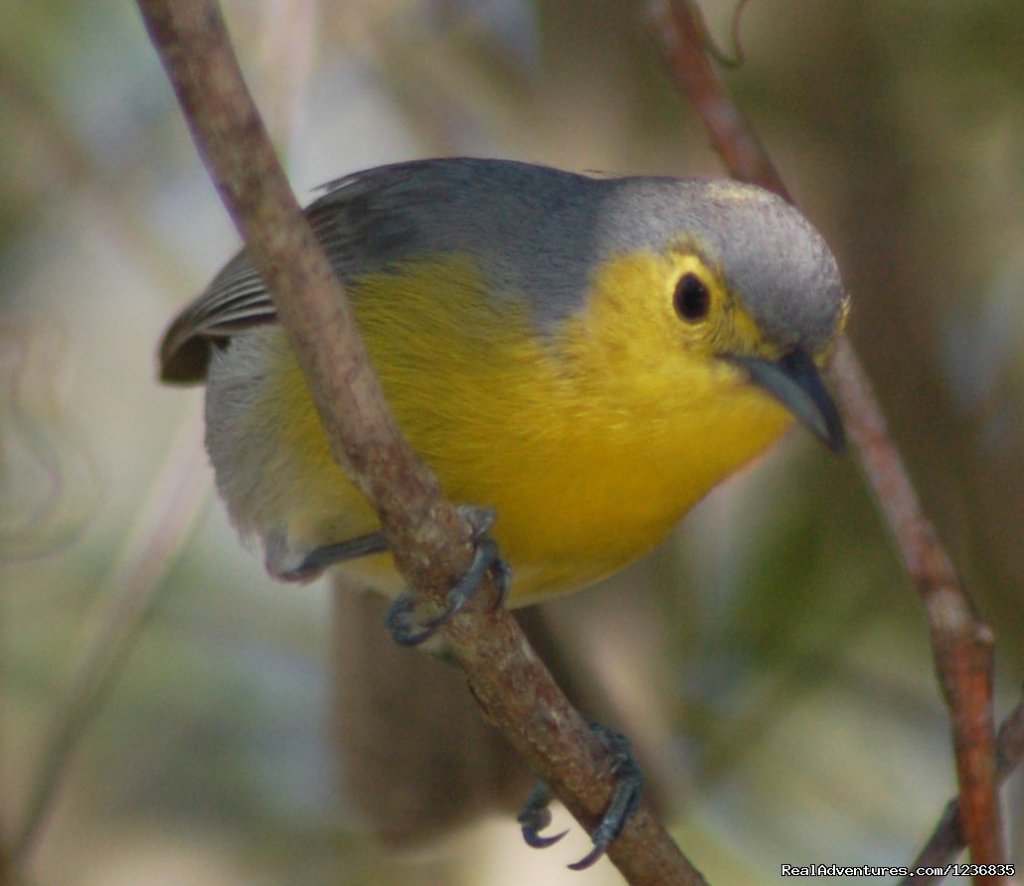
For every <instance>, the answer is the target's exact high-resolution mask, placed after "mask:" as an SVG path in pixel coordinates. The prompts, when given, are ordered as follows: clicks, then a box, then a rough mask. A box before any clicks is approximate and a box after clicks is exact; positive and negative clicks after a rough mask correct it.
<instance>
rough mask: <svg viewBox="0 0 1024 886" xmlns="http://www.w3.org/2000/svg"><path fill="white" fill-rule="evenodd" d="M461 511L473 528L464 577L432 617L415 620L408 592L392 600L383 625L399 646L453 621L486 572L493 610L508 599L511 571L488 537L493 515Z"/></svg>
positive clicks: (426, 637)
mask: <svg viewBox="0 0 1024 886" xmlns="http://www.w3.org/2000/svg"><path fill="white" fill-rule="evenodd" d="M460 510H461V511H462V514H463V516H464V517H465V518H466V519H467V520H468V521H469V523H470V526H471V527H472V536H471V541H472V543H473V548H474V550H473V562H472V563H470V565H469V569H468V570H467V571H466V574H465V575H464V576H463V577H462V578H461V579H460V580H459V582H458V583H457V584H456V585H455V586H454V587H452V589H451V590H450V591H448V596H447V598H446V600H445V608H444V611H443V612H441V613H440V614H439V615H435V616H434V617H433V618H429V619H427V620H425V621H421V622H417V621H416V598H415V597H414V596H413V595H412V594H411V593H409V592H408V591H406V592H405V593H402V594H400V595H399V596H398V597H396V598H395V601H394V603H392V604H391V607H390V608H389V609H388V614H387V618H386V619H385V621H384V624H385V626H386V627H387V629H388V630H389V631H390V632H391V636H392V638H393V639H394V641H395V642H396V643H398V644H399V645H401V646H418V645H419V644H420V643H423V642H425V641H427V640H429V639H430V638H431V637H433V636H434V634H436V633H437V630H438V628H440V627H441V626H442V625H443V624H445V623H446V622H448V621H450V620H451V619H452V618H454V617H455V616H456V615H457V614H458V613H459V612H460V611H461V610H462V609H463V608H464V607H465V605H466V604H467V603H468V602H469V601H470V600H471V599H472V598H473V596H474V595H475V594H476V592H477V591H479V590H480V586H481V584H483V581H484V579H485V577H486V576H487V574H488V573H490V574H491V576H492V577H493V578H494V583H495V585H496V586H497V588H498V598H497V600H495V601H494V607H495V608H497V607H498V606H501V605H502V604H503V603H504V602H505V598H506V597H507V596H508V590H509V585H510V583H511V580H512V570H511V568H510V567H509V566H508V564H506V563H505V562H504V561H503V560H502V559H501V557H500V555H499V552H498V545H497V543H496V542H495V541H494V539H492V538H491V537H490V536H489V535H488V534H487V533H488V530H489V529H490V528H491V526H492V525H493V523H494V516H495V515H494V512H493V511H485V510H480V509H478V508H469V507H466V508H460Z"/></svg>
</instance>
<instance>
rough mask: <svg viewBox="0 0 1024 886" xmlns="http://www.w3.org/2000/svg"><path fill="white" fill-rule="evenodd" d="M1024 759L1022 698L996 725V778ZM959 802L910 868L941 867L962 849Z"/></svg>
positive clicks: (918, 884)
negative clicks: (997, 729) (998, 724)
mask: <svg viewBox="0 0 1024 886" xmlns="http://www.w3.org/2000/svg"><path fill="white" fill-rule="evenodd" d="M1022 758H1024V697H1022V698H1021V699H1019V700H1018V701H1017V704H1016V705H1015V706H1014V708H1013V710H1012V711H1010V713H1009V714H1007V716H1006V719H1004V720H1003V722H1002V724H1001V725H1000V727H999V735H998V736H997V738H996V763H997V765H996V777H997V779H998V781H999V784H1000V785H1001V784H1003V782H1005V781H1006V779H1007V778H1009V777H1010V775H1012V774H1013V771H1014V770H1015V769H1016V768H1017V766H1019V765H1020V762H1021V759H1022ZM958 812H959V803H958V801H957V798H956V797H954V798H953V799H952V800H950V801H949V803H947V804H946V808H945V810H944V811H943V813H942V816H941V817H940V818H939V821H938V823H937V824H936V825H935V829H934V830H933V831H932V835H931V836H930V837H929V838H928V841H927V842H926V843H925V844H924V847H923V848H922V849H921V851H920V852H919V853H918V854H917V857H916V858H915V859H914V861H913V862H912V863H911V865H910V867H911V869H912V870H913V869H915V868H920V867H931V868H937V867H943V866H945V865H947V864H949V863H950V862H952V861H955V860H956V858H957V856H958V855H959V854H960V853H961V852H963V849H964V845H965V844H964V835H963V832H962V831H961V829H960V816H959V815H958ZM941 880H942V877H941V876H938V875H935V876H923V875H922V876H919V877H914V876H910V877H906V878H905V879H904V880H902V881H901V882H900V886H910V884H913V886H931V884H933V883H938V882H940V881H941Z"/></svg>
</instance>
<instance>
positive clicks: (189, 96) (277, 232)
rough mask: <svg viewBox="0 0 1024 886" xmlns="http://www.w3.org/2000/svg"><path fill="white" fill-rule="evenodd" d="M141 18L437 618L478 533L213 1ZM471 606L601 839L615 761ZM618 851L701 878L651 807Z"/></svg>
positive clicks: (632, 876)
mask: <svg viewBox="0 0 1024 886" xmlns="http://www.w3.org/2000/svg"><path fill="white" fill-rule="evenodd" d="M139 8H140V9H141V11H142V15H143V18H144V20H145V23H146V27H147V28H148V30H149V33H150V37H151V39H152V41H153V43H154V45H155V46H156V48H157V50H158V52H159V54H160V57H161V59H162V61H163V64H164V67H165V68H166V70H167V74H168V76H169V78H170V80H171V83H172V85H173V87H174V90H175V92H176V94H177V96H178V100H179V102H180V103H181V106H182V110H183V112H184V115H185V119H186V120H187V122H188V125H189V127H190V129H191V131H192V136H193V139H194V140H195V142H196V146H197V148H198V150H199V153H200V155H201V156H202V158H203V160H204V162H205V163H206V166H207V169H208V171H209V173H210V176H211V178H212V179H213V181H214V183H215V184H216V186H217V189H218V190H219V192H220V194H221V197H222V199H223V200H224V203H225V205H226V207H227V209H228V211H229V212H230V214H231V216H232V218H233V219H234V221H235V224H236V225H237V227H238V229H239V231H240V233H241V234H242V237H243V238H244V240H245V243H246V247H247V248H248V250H249V252H250V254H251V255H252V258H253V261H254V262H255V264H256V266H257V267H258V268H259V269H260V272H261V273H262V275H263V277H264V280H265V281H266V283H267V287H268V289H269V291H270V293H271V295H272V297H273V299H274V304H275V306H276V308H277V311H278V315H279V317H280V319H281V323H282V325H283V327H284V328H285V330H286V332H287V333H288V335H289V336H290V339H291V341H292V343H293V346H294V349H295V351H296V354H297V356H298V358H299V359H300V361H301V363H302V366H303V369H304V370H305V372H306V375H307V377H308V379H309V382H310V387H311V390H312V392H313V396H314V400H315V402H316V404H317V408H318V410H319V411H320V415H321V418H322V419H323V422H324V427H325V428H326V430H327V433H328V435H329V437H330V439H331V444H332V450H333V452H334V454H335V458H336V460H337V461H338V463H339V464H340V465H342V466H344V467H345V468H346V470H347V471H348V473H349V475H350V476H351V477H352V478H353V480H354V481H355V482H356V483H357V484H358V485H359V488H360V489H361V490H363V492H364V493H365V494H366V495H367V497H368V498H369V499H370V501H371V502H373V503H374V505H375V506H376V507H377V510H378V513H379V515H380V519H381V525H382V528H383V530H384V532H385V534H386V535H387V538H388V541H389V543H390V545H391V550H392V551H393V552H394V554H395V560H396V562H397V563H398V566H399V568H400V569H401V571H402V573H403V575H404V576H405V578H406V579H407V580H408V582H409V585H410V587H413V588H416V589H417V591H418V593H419V594H420V595H421V597H422V599H424V600H427V601H430V602H433V603H434V605H437V606H440V605H441V603H442V601H443V598H444V595H445V593H446V592H447V590H448V588H450V587H451V586H452V585H453V583H454V582H455V580H456V579H457V578H458V577H459V576H461V575H462V574H463V573H464V571H465V570H466V568H467V567H468V565H469V562H470V557H471V550H470V548H471V545H470V530H469V527H468V526H467V525H466V523H465V521H464V520H463V519H462V517H461V516H460V515H459V514H458V512H457V511H456V510H455V509H454V508H453V507H452V505H451V504H450V503H448V502H446V501H444V500H443V498H442V497H441V494H440V491H439V488H438V485H437V482H436V480H435V479H434V477H433V476H432V475H431V474H430V473H429V472H428V471H427V470H426V469H425V468H424V467H423V465H422V464H421V463H420V462H419V461H418V460H417V459H416V458H415V456H414V455H413V453H412V452H411V450H410V449H409V447H408V445H407V444H406V443H405V441H404V440H403V439H402V437H401V435H400V434H399V432H398V429H397V427H396V425H395V423H394V420H393V419H392V417H391V414H390V412H389V410H388V408H387V405H386V404H385V402H384V398H383V396H382V394H381V391H380V388H379V385H378V383H377V380H376V378H375V377H374V376H373V373H372V371H371V370H370V368H369V363H368V362H367V360H366V356H365V352H364V351H363V348H362V345H361V342H360V341H359V336H358V333H357V330H356V328H355V324H354V321H353V318H352V314H351V312H350V310H349V307H348V303H347V301H346V299H345V294H344V291H343V289H342V286H341V283H340V282H339V281H338V280H337V278H336V277H335V275H334V273H333V272H332V270H331V267H330V265H329V264H328V262H327V259H326V258H325V257H324V255H323V253H322V251H321V250H320V249H319V247H318V245H317V243H316V241H315V239H314V238H313V236H312V233H311V232H310V230H309V227H308V225H307V224H306V221H305V219H304V218H303V216H302V214H301V212H300V209H299V206H298V204H297V203H296V202H295V198H294V196H293V195H292V193H291V191H290V189H289V187H288V184H287V181H286V179H285V176H284V173H283V171H282V169H281V167H280V165H279V163H278V160H277V158H276V156H275V154H274V151H273V148H272V147H271V145H270V141H269V139H268V138H267V134H266V132H265V130H264V128H263V124H262V122H261V120H260V117H259V114H258V112H257V110H256V108H255V106H254V105H253V102H252V99H251V97H250V95H249V93H248V90H247V89H246V86H245V83H244V81H243V79H242V75H241V72H240V71H239V68H238V63H237V60H236V58H235V55H234V52H233V50H232V48H231V45H230V42H229V40H228V36H227V33H226V31H225V29H224V24H223V21H222V20H221V16H220V12H219V10H218V8H217V5H216V3H214V2H212V0H139ZM485 590H486V589H485ZM492 590H493V589H492ZM479 596H480V597H481V598H482V599H485V600H486V599H492V598H491V597H490V595H489V594H487V593H483V594H481V595H479ZM470 608H471V609H472V610H473V611H470V612H467V613H466V614H465V615H460V616H459V617H457V618H456V619H454V621H453V622H452V623H451V624H450V625H448V626H446V627H445V628H444V629H443V633H444V637H445V640H446V641H447V643H448V646H449V648H450V649H451V651H452V653H453V654H454V656H455V657H456V658H457V659H458V661H459V663H460V664H461V666H462V668H463V670H464V671H465V673H466V675H467V677H468V679H469V682H470V684H471V687H472V690H473V693H474V695H475V696H476V697H477V699H478V700H479V701H480V703H481V705H482V707H483V708H484V711H485V713H486V715H487V717H488V718H489V719H490V720H491V721H492V722H493V723H494V724H496V725H497V726H498V727H499V728H500V729H501V730H502V731H503V732H504V733H505V735H506V736H507V738H508V739H509V741H510V742H511V743H512V745H513V746H514V747H515V748H516V749H517V751H519V752H520V753H521V754H522V755H523V757H524V758H525V759H526V760H527V761H528V762H529V764H530V765H531V766H533V768H534V769H535V771H536V772H537V773H538V774H539V775H540V776H541V777H542V778H544V779H545V780H546V781H547V782H548V783H549V784H550V785H551V786H552V788H553V789H554V790H555V792H556V793H557V795H558V797H559V799H561V800H562V801H563V802H564V803H565V805H566V806H567V807H568V809H569V811H570V812H572V814H573V815H574V816H576V818H577V819H579V820H580V821H581V822H583V823H584V824H585V825H586V826H587V827H593V826H594V825H595V824H596V823H597V821H598V820H599V818H600V815H601V813H602V812H603V811H604V809H605V808H606V806H607V804H608V801H609V799H610V796H611V792H612V789H613V777H612V775H611V773H610V771H609V768H610V760H609V759H608V755H607V752H606V751H605V749H604V748H603V747H602V746H601V745H600V744H599V743H598V742H597V741H596V740H595V739H594V737H593V735H592V733H591V731H590V729H589V726H588V724H587V723H586V722H585V721H584V720H583V719H582V718H581V716H580V715H579V714H578V713H577V712H576V711H575V710H574V709H573V708H572V706H571V705H570V704H569V702H568V700H567V699H566V697H565V695H564V694H563V693H562V692H561V690H560V689H559V688H558V687H557V686H556V685H555V683H554V682H553V681H552V679H551V676H550V675H549V674H548V672H547V670H546V669H545V667H544V666H543V664H542V663H541V662H540V660H539V659H538V658H537V657H536V655H535V654H534V653H533V651H532V650H531V649H530V647H529V646H528V645H527V643H526V640H525V638H524V637H523V635H522V632H521V631H520V630H519V628H518V626H517V625H516V623H515V622H514V620H513V619H512V618H511V617H510V616H509V615H508V613H507V612H505V611H504V610H502V609H499V610H497V611H493V612H484V611H480V610H478V609H477V608H476V607H470ZM608 854H609V857H610V858H611V860H612V861H613V862H614V863H615V865H616V866H617V867H618V868H619V870H620V871H621V872H622V873H623V875H624V876H625V877H626V878H627V880H629V882H631V883H638V884H639V883H652V884H654V883H684V884H686V883H703V882H704V881H703V879H702V878H701V876H700V874H699V873H698V872H697V871H696V869H695V868H694V867H693V866H692V865H691V864H690V863H689V862H688V861H687V860H686V858H685V857H684V856H683V855H682V853H680V851H679V849H678V848H677V847H676V846H675V844H674V843H673V842H672V840H671V839H670V838H669V837H668V835H667V833H666V832H665V830H664V828H663V827H662V826H661V824H660V823H659V822H658V821H657V819H656V818H655V817H654V816H653V815H652V813H651V811H650V808H649V806H647V805H646V804H644V805H643V806H642V807H641V809H640V811H639V812H638V814H637V815H636V816H635V817H634V818H633V819H632V820H631V821H630V823H629V824H628V825H627V827H626V828H625V830H624V831H623V832H622V834H621V835H620V837H619V838H618V839H617V840H616V841H615V842H614V843H613V844H612V847H611V849H610V850H609V853H608Z"/></svg>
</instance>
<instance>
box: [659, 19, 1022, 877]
mask: <svg viewBox="0 0 1024 886" xmlns="http://www.w3.org/2000/svg"><path fill="white" fill-rule="evenodd" d="M654 17H655V21H656V24H657V27H658V32H659V36H660V39H661V43H662V45H663V47H664V50H665V54H666V56H667V58H668V62H669V64H670V67H671V71H672V74H673V76H674V78H675V80H676V83H677V84H678V86H679V88H680V90H681V91H682V92H683V94H684V95H685V96H686V98H688V99H689V100H690V101H691V103H692V104H693V106H694V108H695V110H696V111H697V114H698V115H699V117H700V119H701V120H702V122H703V123H704V126H705V128H706V129H707V131H708V133H709V135H710V136H711V139H712V142H713V144H714V146H715V148H716V150H717V151H718V152H719V154H720V155H721V157H722V160H723V161H724V163H725V165H726V167H727V168H728V170H729V172H730V173H731V174H732V175H733V176H734V177H736V178H738V179H741V180H743V181H748V182H753V183H755V184H759V185H761V186H762V187H766V188H768V189H770V190H772V191H775V192H776V193H778V194H780V195H781V196H783V197H785V198H786V199H789V196H788V192H787V191H786V188H785V186H784V185H783V183H782V180H781V178H780V176H779V174H778V172H777V171H776V170H775V168H774V166H773V165H772V163H771V161H770V160H769V159H768V156H767V154H766V153H765V151H764V149H763V148H762V146H761V145H760V143H759V142H758V141H757V139H756V138H755V137H754V135H753V134H752V133H751V131H750V128H749V127H748V126H747V124H746V122H745V121H744V119H743V116H742V115H741V114H740V112H739V110H738V109H737V108H736V106H735V104H734V103H733V102H732V99H731V98H730V96H729V94H728V92H727V91H726V89H725V86H724V84H723V83H722V81H721V79H720V78H719V77H718V74H717V72H716V71H715V69H714V67H713V66H712V64H711V61H710V60H709V58H708V55H707V51H706V45H705V44H706V39H705V37H704V34H705V33H706V31H705V28H704V25H703V22H702V19H701V17H700V12H699V10H698V8H697V6H696V3H695V2H693V0H659V2H657V3H656V4H655V6H654ZM832 378H833V381H834V383H835V385H836V388H837V390H838V394H839V399H840V401H841V403H842V405H843V409H844V412H845V414H846V418H847V423H848V425H849V430H850V436H851V438H852V440H853V443H854V446H855V448H856V451H857V454H858V456H859V458H860V461H861V464H862V466H863V469H864V472H865V474H866V476H867V479H868V482H869V484H870V486H871V489H872V491H873V492H874V495H875V499H876V501H877V503H878V506H879V509H880V510H881V512H882V514H883V516H884V518H885V520H886V523H887V524H888V526H889V528H890V530H891V532H892V534H893V537H894V539H895V542H896V545H897V548H898V549H899V552H900V555H901V556H902V558H903V562H904V565H905V567H906V569H907V571H908V573H909V574H910V577H911V578H912V579H913V581H914V584H915V585H916V587H917V591H918V594H919V596H920V598H921V602H922V603H923V605H924V608H925V613H926V615H927V618H928V626H929V631H930V635H931V644H932V651H933V655H934V659H935V667H936V671H937V673H938V679H939V684H940V686H941V687H942V692H943V695H944V697H945V700H946V704H947V706H948V707H949V711H950V719H951V726H952V733H953V746H954V751H955V755H956V768H957V779H958V783H959V800H958V811H959V815H958V820H959V823H960V827H961V828H962V830H963V834H964V838H965V839H966V842H967V845H968V846H969V847H970V850H971V858H972V860H973V861H974V862H976V863H978V864H1000V863H1002V862H1003V861H1004V860H1005V857H1006V854H1005V848H1004V846H1003V838H1002V826H1001V823H1000V810H999V798H998V789H997V784H996V762H995V761H996V743H995V731H994V714H993V699H992V673H993V659H994V648H993V647H994V641H993V636H992V631H991V630H990V629H989V627H988V626H987V625H986V624H984V623H983V622H982V621H981V620H980V619H979V618H978V616H977V614H976V612H975V610H974V608H973V606H972V605H971V602H970V600H969V599H968V597H967V594H966V592H965V591H964V588H963V585H962V583H961V581H960V579H959V577H958V576H957V574H956V571H955V569H954V567H953V564H952V561H951V560H950V558H949V556H948V554H947V553H946V551H945V549H944V548H943V547H942V545H941V544H940V542H939V541H938V538H937V536H936V533H935V530H934V527H933V526H932V524H931V522H930V521H929V520H928V519H927V518H926V517H925V515H924V512H923V511H922V509H921V504H920V502H919V500H918V497H917V494H916V492H915V490H914V487H913V485H912V484H911V482H910V479H909V476H908V474H907V471H906V468H905V466H904V465H903V461H902V459H901V458H900V454H899V451H898V450H897V448H896V446H895V444H894V443H893V441H892V438H891V437H890V436H889V433H888V429H887V427H886V423H885V419H884V417H883V415H882V412H881V409H880V408H879V405H878V402H877V400H876V398H875V396H874V393H873V392H872V390H871V386H870V384H869V382H868V380H867V377H866V375H865V374H864V371H863V369H862V368H861V366H860V363H859V361H858V360H857V357H856V355H855V353H854V351H853V348H852V346H851V345H850V344H849V342H848V341H846V340H845V339H844V340H843V341H842V342H840V345H839V348H838V352H837V354H836V358H835V360H834V362H833V371H832Z"/></svg>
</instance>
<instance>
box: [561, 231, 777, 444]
mask: <svg viewBox="0 0 1024 886" xmlns="http://www.w3.org/2000/svg"><path fill="white" fill-rule="evenodd" d="M562 332H563V338H562V342H561V345H560V347H561V348H562V349H563V350H564V353H565V355H567V356H569V357H570V358H571V359H572V360H573V361H575V362H578V363H579V365H580V366H587V367H588V368H587V369H586V370H582V371H583V372H584V375H588V376H589V377H590V379H591V382H592V387H593V388H594V391H593V393H594V394H595V395H596V396H598V397H599V398H600V397H602V396H604V397H606V398H607V397H613V396H615V395H616V394H617V396H618V397H619V398H621V401H622V402H623V403H624V404H629V405H630V407H631V409H633V410H637V411H638V412H640V413H641V414H642V413H643V412H644V411H646V412H648V413H649V414H650V416H651V417H652V418H653V417H654V416H661V415H662V414H663V413H666V412H667V413H669V414H672V413H674V412H676V411H679V410H682V411H684V412H686V413H689V415H688V417H687V419H686V420H687V421H688V422H695V421H696V422H697V423H698V424H702V422H700V421H699V417H698V416H696V415H694V414H693V413H694V412H695V411H697V407H698V405H699V407H700V410H706V411H708V415H707V418H708V419H709V421H708V422H707V424H708V425H709V426H710V425H711V424H713V418H714V414H715V413H716V412H717V411H719V409H725V410H730V409H732V408H736V409H739V410H741V411H743V410H753V412H752V413H751V415H750V418H751V419H752V420H753V421H754V423H755V424H759V423H761V422H763V421H765V420H767V419H768V416H771V415H775V413H780V415H779V416H778V417H777V419H776V420H774V421H772V422H771V424H773V425H776V424H778V423H779V421H778V418H782V416H784V415H786V412H785V410H784V409H782V408H781V407H779V406H778V404H776V403H775V402H774V401H773V400H772V398H771V397H770V396H769V395H768V394H767V393H766V392H764V391H762V390H759V389H755V388H752V387H751V385H750V384H749V379H748V377H747V375H746V373H745V372H744V371H743V370H741V369H740V368H738V367H737V366H736V365H734V363H732V362H730V360H729V359H727V358H728V357H729V356H746V357H760V358H763V359H765V360H776V359H778V358H779V357H781V356H782V350H783V349H782V348H781V347H780V346H779V345H778V344H776V343H774V342H772V341H770V340H769V339H767V338H766V337H765V336H764V335H763V334H762V332H761V331H760V329H759V328H758V326H757V324H756V323H755V322H754V320H753V319H752V318H751V316H750V315H749V314H748V313H747V311H746V310H745V309H744V307H743V305H742V304H741V303H740V302H739V300H738V299H737V298H736V297H735V296H734V295H733V294H732V293H730V292H729V290H728V288H727V286H726V284H725V280H724V278H723V276H722V274H721V271H720V269H719V268H717V267H716V266H715V265H714V264H712V263H710V262H709V261H707V260H706V259H705V258H704V257H703V255H702V253H701V251H700V250H699V249H698V248H697V247H696V246H695V245H694V244H689V243H680V244H679V245H678V246H677V247H676V248H674V249H672V250H670V251H668V252H667V253H664V254H656V253H653V252H638V253H631V254H627V255H622V256H620V257H618V258H615V259H613V260H612V261H610V262H609V263H607V264H606V265H605V266H604V267H603V268H602V269H601V270H600V271H599V273H598V274H597V275H596V276H595V279H594V281H593V286H592V288H591V295H590V298H589V302H588V304H587V306H586V308H585V309H584V310H583V311H582V312H581V313H580V314H579V316H577V317H574V318H572V319H571V320H569V321H567V323H566V324H565V326H564V327H563V331H562ZM600 392H603V394H602V393H600ZM762 413H763V415H762ZM672 424H676V422H672ZM678 430H680V431H681V429H678ZM723 431H725V429H723ZM708 442H709V443H710V441H708Z"/></svg>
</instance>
